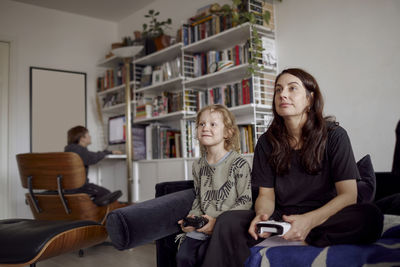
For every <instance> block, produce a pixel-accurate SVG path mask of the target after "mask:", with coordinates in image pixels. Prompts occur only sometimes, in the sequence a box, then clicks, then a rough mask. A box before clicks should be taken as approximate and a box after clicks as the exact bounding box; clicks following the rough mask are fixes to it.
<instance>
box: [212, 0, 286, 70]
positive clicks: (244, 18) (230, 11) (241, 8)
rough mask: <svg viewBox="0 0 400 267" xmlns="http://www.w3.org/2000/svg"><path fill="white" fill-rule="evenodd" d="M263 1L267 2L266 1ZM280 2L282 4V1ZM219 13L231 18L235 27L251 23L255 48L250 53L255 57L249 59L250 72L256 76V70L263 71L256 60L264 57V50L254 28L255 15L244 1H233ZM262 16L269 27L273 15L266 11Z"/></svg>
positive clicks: (220, 9)
mask: <svg viewBox="0 0 400 267" xmlns="http://www.w3.org/2000/svg"><path fill="white" fill-rule="evenodd" d="M263 1H264V2H265V0H263ZM278 1H279V2H282V0H278ZM216 9H218V8H216ZM218 11H219V12H222V13H223V14H224V15H225V16H231V17H232V25H233V26H237V25H240V24H242V23H246V22H249V23H250V25H251V27H252V39H253V47H252V48H250V52H252V54H253V57H252V58H251V59H249V64H250V66H249V72H250V73H251V74H254V73H255V71H256V70H262V69H263V66H262V65H261V66H260V65H259V64H258V61H257V60H256V59H255V58H260V57H262V56H261V54H262V52H263V50H264V48H263V46H262V40H261V38H260V35H259V34H258V32H257V28H256V27H254V25H255V24H256V16H255V14H254V13H253V12H249V11H248V9H247V7H246V6H245V5H244V4H243V1H242V0H232V4H231V5H228V4H225V5H223V6H222V7H220V8H219V10H218ZM261 15H262V19H263V20H264V21H265V22H266V23H267V25H269V24H270V20H271V13H270V12H269V11H268V10H265V12H264V13H263V14H261Z"/></svg>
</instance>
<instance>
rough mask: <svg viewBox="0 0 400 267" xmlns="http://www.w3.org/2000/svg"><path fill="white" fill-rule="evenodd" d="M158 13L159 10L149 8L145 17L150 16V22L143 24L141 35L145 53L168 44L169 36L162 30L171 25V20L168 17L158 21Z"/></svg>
mask: <svg viewBox="0 0 400 267" xmlns="http://www.w3.org/2000/svg"><path fill="white" fill-rule="evenodd" d="M159 15H160V12H159V11H154V9H150V10H149V12H148V14H146V15H145V17H146V18H150V22H149V23H148V24H147V23H144V24H143V30H142V37H143V39H144V45H145V50H146V55H147V54H150V53H153V52H155V51H158V50H161V49H163V48H164V47H166V46H167V45H168V44H169V36H167V35H165V34H164V30H165V29H167V28H168V27H169V25H171V23H172V20H171V19H170V18H168V19H167V20H164V21H158V19H157V16H159Z"/></svg>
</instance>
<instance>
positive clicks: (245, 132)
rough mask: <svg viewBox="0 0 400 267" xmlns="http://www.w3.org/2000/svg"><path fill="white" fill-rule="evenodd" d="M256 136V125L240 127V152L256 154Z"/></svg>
mask: <svg viewBox="0 0 400 267" xmlns="http://www.w3.org/2000/svg"><path fill="white" fill-rule="evenodd" d="M254 136H255V135H254V125H250V124H249V125H240V126H239V137H240V152H241V153H242V154H247V153H254V146H255V139H254Z"/></svg>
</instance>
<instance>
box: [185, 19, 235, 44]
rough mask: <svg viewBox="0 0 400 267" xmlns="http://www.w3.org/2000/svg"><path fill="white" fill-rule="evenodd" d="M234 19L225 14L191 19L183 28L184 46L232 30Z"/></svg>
mask: <svg viewBox="0 0 400 267" xmlns="http://www.w3.org/2000/svg"><path fill="white" fill-rule="evenodd" d="M232 26H233V23H232V17H231V16H229V15H223V14H202V15H200V16H195V17H192V18H190V19H189V20H188V21H187V23H186V24H183V25H182V28H181V34H182V37H181V39H182V40H183V45H189V44H192V43H195V42H198V41H200V40H203V39H205V38H207V37H210V36H212V35H214V34H218V33H220V32H222V31H225V30H227V29H230V28H232Z"/></svg>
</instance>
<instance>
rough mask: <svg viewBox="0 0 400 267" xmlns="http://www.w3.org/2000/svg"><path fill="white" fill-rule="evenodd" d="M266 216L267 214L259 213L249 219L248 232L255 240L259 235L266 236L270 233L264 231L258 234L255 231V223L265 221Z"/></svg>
mask: <svg viewBox="0 0 400 267" xmlns="http://www.w3.org/2000/svg"><path fill="white" fill-rule="evenodd" d="M268 218H269V216H268V215H267V214H259V215H256V217H254V219H253V220H252V221H251V223H250V227H249V230H248V232H249V234H250V235H251V236H252V237H253V238H254V240H257V239H258V238H259V237H261V238H267V237H269V236H270V235H271V234H270V233H265V232H264V233H262V234H259V233H258V231H257V223H258V222H261V221H267V220H268Z"/></svg>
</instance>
